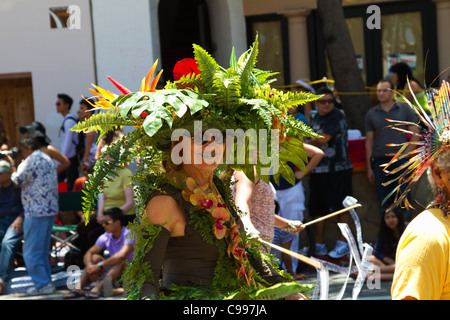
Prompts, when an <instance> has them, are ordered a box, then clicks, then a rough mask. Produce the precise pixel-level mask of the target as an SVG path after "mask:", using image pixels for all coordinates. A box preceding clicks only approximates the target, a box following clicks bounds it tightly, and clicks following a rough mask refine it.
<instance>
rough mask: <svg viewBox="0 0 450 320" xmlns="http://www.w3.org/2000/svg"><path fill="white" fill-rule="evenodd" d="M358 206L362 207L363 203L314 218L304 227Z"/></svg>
mask: <svg viewBox="0 0 450 320" xmlns="http://www.w3.org/2000/svg"><path fill="white" fill-rule="evenodd" d="M358 207H361V204H359V203H357V204H354V205H352V206H350V207H347V208H344V209H342V210H339V211H336V212H332V213H330V214H327V215H326V216H323V217H320V218H318V219H315V220H312V221H310V222H307V223H304V224H303V226H304V227H307V226H309V225H312V224H314V223H316V222H319V221H322V220H326V219H328V218H331V217H334V216H337V215H338V214H341V213H344V212H346V211H349V210H351V209H355V208H358Z"/></svg>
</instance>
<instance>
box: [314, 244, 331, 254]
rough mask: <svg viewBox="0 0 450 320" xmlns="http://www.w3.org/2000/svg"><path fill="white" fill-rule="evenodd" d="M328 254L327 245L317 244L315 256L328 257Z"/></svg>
mask: <svg viewBox="0 0 450 320" xmlns="http://www.w3.org/2000/svg"><path fill="white" fill-rule="evenodd" d="M327 253H328V249H327V246H326V245H325V243H316V249H315V250H314V255H315V256H326V255H327Z"/></svg>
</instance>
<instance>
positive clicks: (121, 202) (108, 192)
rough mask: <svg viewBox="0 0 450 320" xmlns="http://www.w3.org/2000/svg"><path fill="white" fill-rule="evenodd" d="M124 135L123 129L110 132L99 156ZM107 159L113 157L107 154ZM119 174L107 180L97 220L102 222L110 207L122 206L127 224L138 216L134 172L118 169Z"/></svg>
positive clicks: (100, 199)
mask: <svg viewBox="0 0 450 320" xmlns="http://www.w3.org/2000/svg"><path fill="white" fill-rule="evenodd" d="M123 136H124V133H123V131H122V130H121V129H116V130H113V131H110V132H108V133H107V134H106V135H105V136H104V137H103V139H102V140H101V141H100V142H99V144H98V146H97V155H96V158H97V159H98V157H99V156H100V155H101V154H102V153H103V152H104V151H105V150H106V149H107V148H108V146H110V145H111V144H113V143H114V142H115V141H117V140H118V139H120V138H121V137H123ZM106 159H111V157H109V156H106ZM116 173H117V176H115V177H113V180H112V181H105V183H104V188H103V193H102V194H101V196H100V197H99V203H98V212H97V221H98V222H99V223H100V224H102V222H103V219H104V216H103V212H104V211H106V210H108V209H110V208H115V207H117V208H120V209H121V210H122V211H123V212H124V213H125V223H124V226H127V225H128V223H129V222H132V221H133V220H134V219H135V217H136V211H135V206H134V191H133V184H132V180H131V177H132V175H133V173H132V172H131V170H130V169H128V168H126V167H125V168H123V169H122V170H119V171H116Z"/></svg>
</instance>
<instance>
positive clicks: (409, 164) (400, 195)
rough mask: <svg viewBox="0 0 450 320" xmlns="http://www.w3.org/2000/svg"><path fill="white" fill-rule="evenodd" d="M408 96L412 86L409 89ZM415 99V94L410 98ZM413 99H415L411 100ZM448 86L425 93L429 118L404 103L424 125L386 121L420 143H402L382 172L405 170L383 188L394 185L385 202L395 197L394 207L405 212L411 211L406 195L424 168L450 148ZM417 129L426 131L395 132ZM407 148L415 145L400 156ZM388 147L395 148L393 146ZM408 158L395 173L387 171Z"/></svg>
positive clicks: (413, 105) (416, 108)
mask: <svg viewBox="0 0 450 320" xmlns="http://www.w3.org/2000/svg"><path fill="white" fill-rule="evenodd" d="M408 86H409V89H410V91H411V92H413V91H412V89H411V86H410V85H409V83H408ZM413 96H414V94H413ZM414 99H415V97H414ZM449 99H450V85H449V83H448V82H446V81H443V82H442V84H441V87H440V88H439V89H435V88H430V89H428V90H427V100H428V107H429V109H430V114H428V113H427V112H425V110H424V109H423V108H422V107H421V106H420V104H419V103H418V102H417V101H415V103H414V101H413V102H411V101H408V100H407V99H406V98H404V100H405V101H406V102H407V103H408V105H409V106H410V107H411V108H412V109H413V110H414V112H415V113H416V115H417V117H418V119H419V120H420V122H421V123H422V124H423V125H422V126H421V125H420V124H418V123H412V122H404V121H397V120H389V119H388V121H390V122H392V126H393V127H394V128H395V129H397V130H399V131H402V132H406V133H409V134H412V135H419V136H420V140H419V141H415V142H409V141H408V142H405V143H403V144H402V145H401V146H400V149H399V150H398V152H397V153H396V154H395V155H393V157H392V159H391V160H390V162H389V163H387V164H386V166H385V168H384V169H383V170H384V171H385V172H386V173H388V174H395V173H398V172H399V171H400V170H404V171H403V172H402V173H401V175H399V176H398V177H396V178H394V179H392V180H390V181H388V182H386V183H385V184H384V185H388V184H391V183H397V186H396V187H395V188H394V190H393V191H392V192H391V193H390V194H388V195H387V196H386V198H385V199H384V201H386V200H387V199H388V198H390V197H391V196H392V195H394V194H395V197H394V203H393V205H392V206H393V207H395V206H398V205H402V206H404V207H405V208H413V207H412V206H411V204H410V203H409V201H408V199H407V197H406V196H407V195H408V193H409V192H410V191H411V189H412V188H413V187H414V185H415V184H416V183H417V181H419V179H420V177H421V176H422V174H423V173H424V172H425V171H426V170H427V168H428V167H429V166H430V165H431V163H433V161H434V160H436V159H437V158H438V157H439V155H440V154H441V153H442V152H443V151H444V150H446V149H448V148H449V147H450V103H449ZM404 125H408V126H416V127H418V128H419V129H422V128H423V127H424V128H425V130H424V132H422V133H420V134H417V133H413V132H411V131H409V130H405V129H401V128H398V127H397V126H404ZM410 145H415V146H416V148H415V149H414V150H413V151H411V152H409V153H403V152H404V150H405V149H407V148H408V146H410ZM391 146H398V145H392V144H391ZM403 158H408V161H406V163H405V164H403V165H402V166H399V167H398V168H396V169H395V170H390V167H389V166H390V165H391V164H393V163H395V162H396V161H398V160H400V159H403Z"/></svg>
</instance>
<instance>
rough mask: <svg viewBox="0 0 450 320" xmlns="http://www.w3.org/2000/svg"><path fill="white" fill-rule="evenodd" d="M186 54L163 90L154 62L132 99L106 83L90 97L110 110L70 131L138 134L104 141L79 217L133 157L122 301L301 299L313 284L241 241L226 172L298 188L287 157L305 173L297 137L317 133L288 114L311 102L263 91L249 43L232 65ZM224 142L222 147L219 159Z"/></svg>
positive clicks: (262, 75) (200, 53) (198, 52)
mask: <svg viewBox="0 0 450 320" xmlns="http://www.w3.org/2000/svg"><path fill="white" fill-rule="evenodd" d="M193 47H194V56H195V60H194V59H184V60H182V62H180V64H179V65H178V66H176V70H175V71H174V75H175V74H177V73H181V75H179V76H178V77H180V78H179V79H177V78H178V77H176V79H175V82H167V84H166V86H165V87H164V89H162V90H156V89H155V88H156V84H157V82H158V80H159V76H160V74H161V73H160V74H158V75H157V76H156V77H155V78H154V79H153V81H151V78H152V76H153V73H154V70H155V68H156V63H157V62H155V64H154V65H153V67H152V69H151V70H150V72H149V74H148V75H147V76H146V77H145V78H144V79H143V81H142V85H141V88H140V90H139V91H138V92H131V91H130V90H128V89H127V88H125V87H124V86H123V85H121V84H119V83H118V82H116V81H115V80H113V79H111V78H110V80H111V81H112V82H113V83H114V84H115V86H116V87H117V88H118V89H119V91H120V92H121V94H120V95H116V94H113V93H111V92H108V91H106V90H104V89H102V88H98V87H95V88H96V89H97V91H98V92H97V91H94V90H92V92H94V94H95V96H97V98H98V100H99V101H98V102H97V103H96V107H98V108H102V109H107V110H108V111H107V112H106V113H100V114H98V115H95V116H92V117H91V118H89V119H88V120H86V121H85V122H83V123H80V124H78V125H77V126H76V127H74V128H73V129H72V130H74V131H84V130H88V129H89V130H92V129H94V130H99V131H101V133H105V132H107V131H109V130H112V129H113V128H114V127H116V126H119V127H122V126H133V127H135V130H133V131H132V132H131V133H129V134H127V135H126V136H125V137H123V138H122V139H121V140H119V141H117V142H116V143H115V144H113V145H111V146H110V147H109V148H108V149H107V150H106V151H105V152H104V154H103V158H101V159H100V160H99V161H98V162H97V164H96V166H95V168H94V172H93V174H92V175H91V176H90V177H89V179H88V181H87V183H86V190H85V194H86V197H85V198H84V203H83V205H84V212H85V215H86V221H88V219H89V214H90V211H91V208H92V207H93V204H94V203H95V200H96V199H97V194H98V192H101V187H102V181H104V180H109V179H111V178H112V177H113V176H114V172H115V170H119V169H120V168H121V167H123V166H124V165H125V164H126V163H128V162H130V161H131V160H132V159H136V163H137V167H138V169H137V171H136V173H135V174H134V176H133V182H134V184H135V185H136V201H137V204H138V207H139V208H140V213H139V215H140V222H137V221H135V222H134V223H133V224H130V225H129V226H128V227H129V228H130V229H131V233H132V234H133V236H135V237H136V245H135V251H134V258H133V261H132V263H131V264H130V265H129V266H128V268H127V269H126V271H125V272H124V275H123V277H122V280H123V282H124V287H125V289H126V290H127V292H128V298H129V299H143V298H160V299H162V298H172V299H173V298H175V299H225V298H238V299H253V298H257V299H264V298H269V299H271V298H272V299H279V298H286V297H291V298H299V297H300V298H301V297H303V295H301V293H302V292H306V291H309V290H311V288H310V287H308V286H302V285H299V284H297V283H296V282H294V281H293V279H292V277H290V276H289V275H288V274H285V273H283V272H281V271H279V270H277V269H276V268H277V267H276V264H275V263H274V262H273V261H272V260H271V256H268V255H265V254H262V253H260V252H259V251H258V250H257V247H258V242H257V240H256V239H250V238H249V237H247V236H246V234H245V232H244V231H243V230H244V229H243V227H242V225H241V220H240V218H239V215H238V214H237V210H236V208H235V205H234V203H233V199H232V197H231V189H230V180H229V178H230V177H229V176H227V175H226V174H225V173H226V172H228V171H229V169H230V168H232V169H233V170H240V171H243V172H244V173H245V174H246V175H247V176H248V177H249V178H250V179H251V180H252V181H253V178H254V176H253V175H254V174H255V173H256V174H257V176H258V177H259V178H260V179H263V180H264V181H266V182H269V175H268V173H269V172H270V170H271V168H272V170H273V174H274V178H275V181H278V180H279V178H280V175H282V176H283V177H284V178H285V179H287V180H288V181H292V183H294V172H292V170H291V169H290V167H289V166H288V165H287V164H286V162H287V161H290V162H292V163H294V164H295V165H296V166H297V167H299V168H301V169H302V168H304V167H305V162H307V157H306V154H305V151H304V148H303V144H302V141H301V139H297V137H303V136H308V137H317V135H316V134H315V133H314V132H313V131H312V130H311V129H310V128H309V127H307V126H305V125H303V124H301V123H298V122H297V121H295V119H294V118H292V117H290V116H286V114H287V112H286V111H287V109H288V108H289V107H291V106H292V105H298V104H303V103H306V102H307V101H312V100H315V99H316V98H317V97H316V96H314V95H311V94H306V93H291V92H281V91H278V90H276V89H274V88H271V87H270V85H269V84H270V83H271V82H272V81H271V80H269V77H270V76H272V75H273V73H270V72H266V71H261V70H258V69H256V68H255V64H256V56H257V53H258V40H257V39H256V40H255V42H254V43H253V45H252V47H251V48H250V49H249V50H248V51H247V52H245V53H244V54H243V55H242V56H241V57H240V58H239V59H237V58H236V56H235V54H234V50H233V52H232V55H231V59H230V67H229V68H228V69H225V68H222V67H220V66H219V65H218V64H217V63H216V61H215V60H214V59H213V58H212V57H211V56H210V55H209V54H208V53H207V52H206V51H205V50H204V49H203V48H201V47H199V46H197V45H194V46H193ZM200 121H201V122H200ZM199 124H201V129H199V127H198V126H199ZM227 129H228V130H230V129H232V130H239V129H241V130H243V131H244V132H249V131H251V130H254V132H257V133H258V142H259V146H260V149H261V148H266V149H265V150H267V148H270V149H269V150H270V154H271V155H270V159H269V160H271V161H268V158H267V156H264V152H262V151H261V150H258V151H257V152H256V151H255V150H254V148H253V147H254V145H256V143H255V142H254V141H252V140H251V138H248V137H247V138H245V139H244V140H243V141H244V142H243V143H242V144H239V143H234V138H233V143H229V142H230V141H229V140H227V141H226V142H227V143H225V141H224V140H223V139H222V137H223V135H222V134H223V133H225V132H227ZM261 129H262V130H261ZM272 129H279V131H277V130H272ZM180 132H181V134H179V133H180ZM252 132H253V131H252ZM274 132H275V133H276V135H274ZM175 133H178V135H174V134H175ZM274 137H275V139H274ZM227 138H228V136H227ZM274 141H275V142H277V143H278V144H275V145H274V143H273V142H274ZM225 146H226V147H227V148H228V149H227V150H226V151H228V152H227V153H226V154H227V157H226V159H224V160H225V161H222V158H223V153H224V152H225ZM240 150H241V151H242V150H243V151H245V152H244V153H240V152H239V151H240ZM230 151H236V152H230ZM242 154H244V156H242ZM106 156H109V157H106ZM105 157H106V158H105ZM111 158H112V159H113V160H107V159H111ZM180 159H181V160H182V161H179V160H180ZM198 159H200V161H198ZM275 160H276V161H277V163H276V164H277V165H275V166H274V165H273V162H274V161H275ZM255 169H256V170H255ZM275 171H276V172H275ZM161 270H163V272H162V275H161ZM160 278H162V282H161V286H159V284H158V283H159V280H160Z"/></svg>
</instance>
